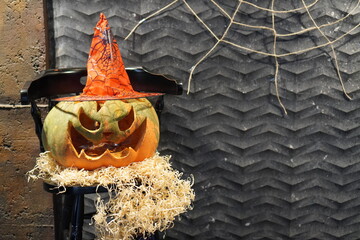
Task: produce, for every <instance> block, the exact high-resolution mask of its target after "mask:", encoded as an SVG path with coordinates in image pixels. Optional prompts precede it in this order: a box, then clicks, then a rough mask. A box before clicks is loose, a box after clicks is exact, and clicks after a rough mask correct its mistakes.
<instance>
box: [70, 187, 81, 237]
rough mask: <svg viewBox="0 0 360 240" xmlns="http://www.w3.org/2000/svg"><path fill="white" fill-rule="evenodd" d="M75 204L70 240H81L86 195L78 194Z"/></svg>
mask: <svg viewBox="0 0 360 240" xmlns="http://www.w3.org/2000/svg"><path fill="white" fill-rule="evenodd" d="M73 204H74V205H73V213H72V219H71V237H70V240H81V239H82V228H83V220H84V195H83V194H76V195H75V199H74V203H73Z"/></svg>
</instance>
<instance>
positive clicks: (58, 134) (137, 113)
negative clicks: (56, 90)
mask: <svg viewBox="0 0 360 240" xmlns="http://www.w3.org/2000/svg"><path fill="white" fill-rule="evenodd" d="M159 135H160V134H159V121H158V118H157V115H156V112H155V110H154V108H153V107H152V105H151V103H150V102H149V101H148V100H147V99H145V98H140V99H129V100H112V101H105V102H97V101H83V102H59V103H58V104H57V105H56V106H55V107H54V108H53V109H52V110H51V111H50V112H49V113H48V115H47V117H46V118H45V120H44V126H43V132H42V141H43V145H44V148H45V150H46V151H50V153H51V155H52V157H53V158H54V159H55V160H56V161H57V162H58V163H59V164H60V165H62V166H65V167H76V168H83V169H86V170H93V169H96V168H100V167H107V166H114V167H124V166H127V165H129V164H131V163H132V162H138V161H142V160H144V159H145V158H147V157H151V156H153V154H154V153H155V151H156V148H157V146H158V142H159Z"/></svg>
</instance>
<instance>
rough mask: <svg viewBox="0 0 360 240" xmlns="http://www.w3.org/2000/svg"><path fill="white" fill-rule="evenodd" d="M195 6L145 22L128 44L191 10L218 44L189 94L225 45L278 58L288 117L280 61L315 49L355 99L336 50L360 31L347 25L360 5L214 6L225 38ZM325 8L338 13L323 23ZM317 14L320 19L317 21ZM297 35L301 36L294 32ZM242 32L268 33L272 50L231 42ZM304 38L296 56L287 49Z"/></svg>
mask: <svg viewBox="0 0 360 240" xmlns="http://www.w3.org/2000/svg"><path fill="white" fill-rule="evenodd" d="M190 2H191V0H173V1H171V2H169V3H167V4H164V6H163V7H162V8H160V9H158V10H157V11H155V12H153V13H152V14H150V15H149V16H147V17H145V18H144V19H142V20H140V21H139V22H138V23H137V24H136V26H134V27H133V29H132V30H131V31H130V33H129V34H128V35H127V36H126V38H125V40H126V39H128V38H129V37H130V36H131V35H132V34H133V33H134V31H136V29H137V28H138V27H139V26H140V25H141V24H144V22H146V21H147V20H149V19H150V18H153V17H155V16H159V17H161V14H163V13H164V12H165V11H173V10H174V9H176V8H178V7H180V6H181V7H185V8H186V9H187V10H188V11H189V12H190V13H191V14H192V15H193V16H194V19H195V21H196V22H194V23H196V24H200V25H201V26H202V27H203V28H204V29H205V30H206V31H207V32H208V33H209V34H210V35H211V36H212V38H213V39H214V40H215V43H214V44H213V45H212V47H211V48H209V49H208V51H207V52H206V53H205V54H204V55H203V56H202V57H200V58H199V59H197V60H196V62H195V63H194V65H193V66H192V67H191V68H190V70H189V71H190V73H189V78H188V83H189V84H188V90H187V92H188V93H189V92H190V86H191V85H190V83H191V80H192V77H193V74H194V72H195V71H196V69H197V67H198V66H199V65H200V64H201V63H202V62H204V61H205V60H206V59H207V58H208V57H209V56H210V55H211V54H212V53H213V52H214V51H215V50H216V49H217V48H218V47H219V45H220V44H221V45H223V46H224V45H225V46H229V47H234V48H237V49H240V50H242V51H245V52H247V53H255V54H260V55H264V56H268V57H271V58H273V63H274V83H275V89H276V96H277V100H278V102H279V104H280V106H281V108H282V109H283V111H284V113H285V114H287V111H286V108H285V106H284V104H283V103H282V101H281V98H280V95H279V80H280V77H279V67H280V60H281V59H285V58H287V57H289V56H294V55H295V56H296V55H301V54H304V53H307V52H309V51H312V50H315V49H324V51H328V52H329V54H328V55H329V58H330V59H331V60H332V63H333V66H334V68H335V70H336V74H337V78H338V79H339V83H340V85H341V88H342V90H343V92H344V94H345V96H346V97H347V98H348V99H351V97H350V96H349V94H348V92H347V90H346V88H345V85H344V80H343V77H342V74H341V71H340V70H341V69H340V66H339V63H338V58H337V53H336V50H335V49H336V48H335V45H336V44H337V45H339V44H342V43H343V42H344V41H345V40H346V39H345V37H346V36H348V35H350V34H352V33H353V32H355V30H356V29H357V28H359V26H360V23H357V24H355V25H351V24H346V26H345V27H344V26H342V25H341V24H343V23H344V22H346V20H347V19H350V20H351V21H352V22H358V21H357V20H356V18H355V16H356V14H357V13H359V11H360V0H353V1H339V0H337V1H335V0H334V1H329V0H261V1H257V0H252V1H251V0H249V1H245V0H238V1H236V4H235V6H229V4H226V3H224V2H225V1H221V0H208V1H207V2H206V4H207V5H210V6H211V7H213V9H214V10H215V11H218V13H220V14H221V16H222V17H223V18H224V19H226V22H227V25H226V26H225V28H224V30H223V31H222V32H221V33H219V32H218V31H215V30H214V29H212V27H211V25H210V24H208V23H206V21H205V20H204V18H203V17H201V15H200V14H199V13H198V12H197V11H196V10H195V6H194V5H195V4H194V3H192V4H191V3H190ZM319 4H323V6H326V5H328V4H330V5H331V6H332V7H333V9H336V10H337V11H336V12H331V13H329V14H327V15H326V14H325V16H323V17H318V15H319V11H318V9H319ZM324 4H325V5H324ZM317 7H318V8H317ZM259 10H260V12H262V13H263V14H262V19H261V18H260V17H252V18H251V19H250V18H249V15H251V14H252V13H254V12H256V11H259ZM315 14H316V16H317V18H316V20H315V17H314V16H315ZM320 14H321V13H320ZM329 15H330V16H333V18H331V17H330V18H327V17H326V16H329ZM351 18H353V19H351ZM279 19H288V21H287V22H288V23H289V22H290V23H291V27H286V26H283V25H282V26H280V25H281V24H283V22H282V21H278V20H279ZM340 28H341V29H340ZM293 29H296V30H295V31H294V30H293ZM236 31H238V32H239V31H242V32H246V34H248V35H249V34H251V32H252V31H256V32H262V34H264V35H267V36H268V37H270V39H271V41H270V42H268V43H267V46H266V47H260V46H254V44H249V42H240V41H239V42H237V41H234V40H233V38H231V37H229V35H233V34H234V32H236ZM299 38H309V39H310V42H311V44H303V42H300V43H297V47H295V48H294V49H296V50H294V51H286V50H284V49H285V48H283V47H282V45H286V44H294V41H296V39H299ZM314 39H316V40H314ZM308 42H309V41H308Z"/></svg>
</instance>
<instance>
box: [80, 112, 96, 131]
mask: <svg viewBox="0 0 360 240" xmlns="http://www.w3.org/2000/svg"><path fill="white" fill-rule="evenodd" d="M79 121H80V123H81V125H82V126H83V127H84V128H86V129H88V130H97V129H99V128H100V123H99V122H98V121H95V120H94V119H91V118H90V117H89V116H88V115H86V113H85V112H84V109H83V108H80V113H79Z"/></svg>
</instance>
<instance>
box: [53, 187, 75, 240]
mask: <svg viewBox="0 0 360 240" xmlns="http://www.w3.org/2000/svg"><path fill="white" fill-rule="evenodd" d="M73 200H74V196H72V195H67V194H56V193H55V194H53V208H54V229H55V240H64V239H67V235H68V233H69V222H70V219H71V211H72V203H73Z"/></svg>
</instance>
